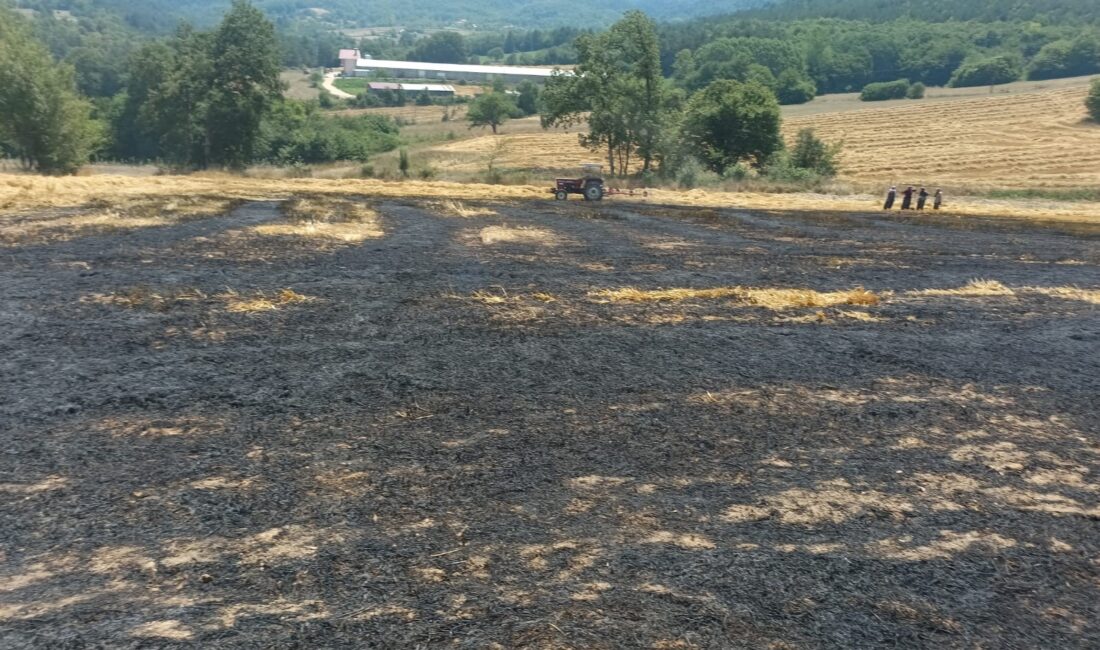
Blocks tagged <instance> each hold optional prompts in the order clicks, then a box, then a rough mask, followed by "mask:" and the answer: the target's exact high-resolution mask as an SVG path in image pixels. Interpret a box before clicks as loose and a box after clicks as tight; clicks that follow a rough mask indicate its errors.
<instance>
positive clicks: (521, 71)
mask: <svg viewBox="0 0 1100 650" xmlns="http://www.w3.org/2000/svg"><path fill="white" fill-rule="evenodd" d="M340 64H341V67H342V68H343V71H344V76H345V77H366V76H369V75H371V74H374V73H376V72H377V73H381V74H382V75H384V76H386V77H391V78H394V79H432V80H444V81H475V82H490V81H495V80H497V79H500V80H501V81H504V82H505V83H518V82H520V81H525V80H530V81H535V82H543V81H545V80H546V79H547V78H549V77H550V76H552V75H553V74H554V70H556V69H557V68H527V67H520V66H510V65H466V64H461V63H426V62H421V61H385V60H381V59H370V58H363V56H362V54H360V52H359V50H340Z"/></svg>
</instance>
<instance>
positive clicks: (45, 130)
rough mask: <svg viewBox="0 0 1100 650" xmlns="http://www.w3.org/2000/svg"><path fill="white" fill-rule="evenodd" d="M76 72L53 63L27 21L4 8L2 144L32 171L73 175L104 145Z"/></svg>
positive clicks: (0, 12) (0, 26) (0, 17)
mask: <svg viewBox="0 0 1100 650" xmlns="http://www.w3.org/2000/svg"><path fill="white" fill-rule="evenodd" d="M100 140H101V130H100V127H99V125H98V124H97V123H96V122H94V121H93V120H92V119H91V104H90V103H88V102H87V101H86V100H84V99H82V98H81V97H80V96H79V95H78V94H77V91H76V81H75V75H74V72H73V69H72V67H71V66H68V65H59V64H56V63H54V62H53V61H52V57H50V54H49V52H48V51H47V50H46V48H45V47H44V46H43V45H42V44H41V43H40V42H38V41H36V40H35V39H34V38H33V37H32V36H31V34H30V31H29V30H28V28H27V26H26V24H25V22H24V21H23V20H21V19H20V18H19V17H18V16H15V15H14V14H12V13H10V12H8V11H7V10H5V9H3V8H0V143H2V144H3V147H2V148H3V149H5V150H7V151H8V152H10V153H11V154H14V155H15V156H16V157H18V158H19V159H20V160H21V161H22V162H23V163H24V164H25V165H27V166H28V167H29V168H31V169H34V170H37V171H39V172H42V173H47V174H71V173H74V172H76V171H77V170H78V169H79V168H80V166H81V165H83V164H84V163H85V162H87V161H88V158H89V156H91V154H92V152H93V151H94V150H95V149H96V147H97V146H98V145H99V143H100Z"/></svg>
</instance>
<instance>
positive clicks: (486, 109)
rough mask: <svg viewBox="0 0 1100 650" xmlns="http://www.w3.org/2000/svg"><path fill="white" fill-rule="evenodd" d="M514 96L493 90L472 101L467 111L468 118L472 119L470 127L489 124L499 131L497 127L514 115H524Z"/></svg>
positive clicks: (495, 130) (494, 130)
mask: <svg viewBox="0 0 1100 650" xmlns="http://www.w3.org/2000/svg"><path fill="white" fill-rule="evenodd" d="M522 116H523V112H522V111H520V110H519V108H518V107H517V106H516V104H515V102H513V101H512V98H511V97H509V96H508V95H505V94H504V93H498V92H492V93H486V94H484V95H480V96H479V97H478V98H477V99H475V100H474V101H472V102H470V108H469V110H468V111H467V112H466V119H467V120H469V121H470V128H471V129H472V128H474V127H475V126H488V127H490V128H492V129H493V133H494V134H495V133H496V132H497V128H498V127H500V125H501V124H504V123H505V122H507V121H508V120H509V119H511V118H513V117H522Z"/></svg>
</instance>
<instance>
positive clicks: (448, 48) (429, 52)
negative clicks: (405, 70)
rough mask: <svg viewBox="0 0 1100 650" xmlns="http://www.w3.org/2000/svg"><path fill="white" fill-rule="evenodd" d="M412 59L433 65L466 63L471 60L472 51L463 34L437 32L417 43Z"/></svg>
mask: <svg viewBox="0 0 1100 650" xmlns="http://www.w3.org/2000/svg"><path fill="white" fill-rule="evenodd" d="M410 58H411V59H412V60H414V61H428V62H431V63H466V61H467V60H468V59H469V58H470V51H469V49H468V48H467V47H466V39H464V38H463V37H462V34H459V33H458V32H452V31H445V32H436V33H435V34H432V35H431V36H429V37H428V38H425V39H423V40H421V41H420V42H419V43H417V44H416V47H414V48H413V50H412V53H411V54H410Z"/></svg>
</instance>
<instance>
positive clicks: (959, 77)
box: [948, 54, 1023, 88]
mask: <svg viewBox="0 0 1100 650" xmlns="http://www.w3.org/2000/svg"><path fill="white" fill-rule="evenodd" d="M1021 74H1023V63H1021V61H1020V59H1019V57H1016V56H1013V55H1011V54H1000V55H997V56H994V57H990V58H987V59H971V60H969V61H964V62H963V64H962V65H960V66H959V68H958V70H955V74H953V75H951V81H950V82H949V83H948V85H949V86H951V87H952V88H970V87H973V86H995V85H997V84H1007V83H1012V82H1013V81H1016V80H1018V79H1019V78H1020V75H1021Z"/></svg>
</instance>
